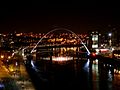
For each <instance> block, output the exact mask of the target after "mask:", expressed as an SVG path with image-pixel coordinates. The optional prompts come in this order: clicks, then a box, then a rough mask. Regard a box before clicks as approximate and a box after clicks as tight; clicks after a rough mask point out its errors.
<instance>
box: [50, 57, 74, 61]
mask: <svg viewBox="0 0 120 90" xmlns="http://www.w3.org/2000/svg"><path fill="white" fill-rule="evenodd" d="M72 59H73V57H53V58H52V60H53V61H68V60H72Z"/></svg>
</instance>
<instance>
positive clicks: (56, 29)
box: [31, 28, 90, 54]
mask: <svg viewBox="0 0 120 90" xmlns="http://www.w3.org/2000/svg"><path fill="white" fill-rule="evenodd" d="M58 30H65V31H68V32H70V33H72V34H74V35H75V36H76V37H77V38H78V39H79V40H80V41H81V43H82V44H83V46H84V47H85V49H86V50H87V52H88V54H90V51H89V49H88V48H87V46H86V45H85V44H84V43H83V42H82V40H81V39H80V37H79V36H78V35H77V34H75V33H74V32H73V31H71V30H69V29H66V28H55V29H53V30H51V31H49V32H47V33H46V34H45V35H44V36H43V37H42V38H41V39H40V40H39V41H38V43H37V44H36V45H35V46H34V47H33V49H32V50H31V53H32V52H33V51H34V50H35V48H36V47H37V45H38V44H39V43H40V42H41V41H42V40H43V39H44V38H45V37H46V36H47V35H48V34H49V33H51V32H54V31H58Z"/></svg>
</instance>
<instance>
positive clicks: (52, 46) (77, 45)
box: [29, 44, 83, 48]
mask: <svg viewBox="0 0 120 90" xmlns="http://www.w3.org/2000/svg"><path fill="white" fill-rule="evenodd" d="M81 46H83V44H76V45H73V44H72V45H68V44H67V45H65V44H53V45H38V46H37V48H56V47H81ZM29 47H30V48H34V47H35V46H29Z"/></svg>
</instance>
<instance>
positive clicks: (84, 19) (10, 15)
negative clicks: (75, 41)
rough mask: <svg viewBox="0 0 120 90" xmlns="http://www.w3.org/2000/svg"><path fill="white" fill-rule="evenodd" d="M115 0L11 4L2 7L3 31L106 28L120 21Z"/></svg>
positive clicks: (76, 30)
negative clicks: (112, 0) (113, 0)
mask: <svg viewBox="0 0 120 90" xmlns="http://www.w3.org/2000/svg"><path fill="white" fill-rule="evenodd" d="M115 6H116V5H115V3H114V5H113V3H112V2H111V3H110V4H108V3H105V4H102V3H99V4H98V3H97V2H94V3H93V2H81V3H78V2H69V3H67V2H62V3H61V2H60V3H59V2H54V3H52V2H49V3H48V2H46V3H45V4H43V5H42V4H36V3H33V4H24V5H23V6H22V5H20V4H19V5H8V6H6V7H1V8H0V12H1V14H0V32H4V33H6V32H11V31H17V32H45V33H46V32H48V31H50V30H52V29H54V28H58V27H61V28H67V29H70V30H72V31H74V32H76V33H82V32H87V31H89V30H101V31H102V30H104V29H105V28H106V27H107V26H108V25H116V24H117V25H119V24H120V17H119V15H120V14H119V7H115Z"/></svg>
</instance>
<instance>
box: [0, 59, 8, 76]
mask: <svg viewBox="0 0 120 90" xmlns="http://www.w3.org/2000/svg"><path fill="white" fill-rule="evenodd" d="M4 77H10V74H9V71H8V70H7V69H6V68H5V66H4V64H3V63H2V61H0V78H4Z"/></svg>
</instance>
